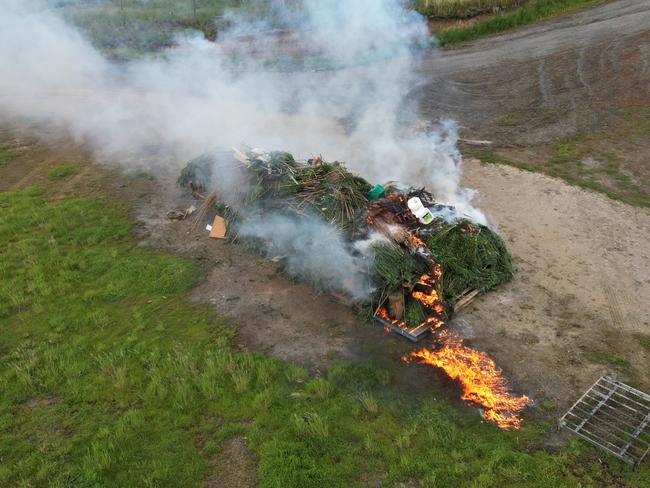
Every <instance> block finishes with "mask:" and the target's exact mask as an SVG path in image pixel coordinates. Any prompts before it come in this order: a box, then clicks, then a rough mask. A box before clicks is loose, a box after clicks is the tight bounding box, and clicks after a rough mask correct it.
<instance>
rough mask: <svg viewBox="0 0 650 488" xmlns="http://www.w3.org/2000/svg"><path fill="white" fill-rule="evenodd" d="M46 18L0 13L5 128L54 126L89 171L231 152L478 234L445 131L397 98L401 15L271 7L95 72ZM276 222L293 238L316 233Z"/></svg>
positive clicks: (387, 10) (91, 54) (154, 168)
mask: <svg viewBox="0 0 650 488" xmlns="http://www.w3.org/2000/svg"><path fill="white" fill-rule="evenodd" d="M266 3H268V2H266ZM53 5H54V4H53V3H52V2H47V1H45V0H2V1H0V20H1V22H0V23H1V25H2V29H1V30H0V73H2V75H0V112H2V113H3V114H4V116H5V117H9V118H11V117H17V118H23V119H28V120H36V121H40V122H46V123H48V124H53V125H57V126H60V127H62V128H64V129H65V130H67V131H68V132H69V133H70V134H72V135H73V136H74V137H75V138H76V139H78V140H79V141H84V142H86V143H88V144H90V145H91V146H92V147H93V148H94V149H95V150H96V152H97V155H98V158H100V159H104V160H109V159H110V160H111V161H119V162H120V164H122V165H125V166H130V167H133V166H139V167H140V168H141V169H142V168H143V167H144V169H148V170H149V171H151V172H152V173H154V174H156V173H158V172H162V171H170V170H173V171H178V169H180V167H181V166H182V165H183V164H184V161H186V160H187V159H188V158H190V157H193V156H196V155H197V154H200V153H202V152H204V151H205V150H206V149H208V148H212V147H218V146H220V147H226V148H229V147H231V146H233V145H238V144H240V143H242V142H247V143H250V144H252V145H255V146H257V147H265V148H268V149H281V150H286V151H289V152H292V153H294V155H296V156H297V157H299V158H307V157H312V156H315V155H317V154H322V156H323V157H324V159H325V160H341V161H346V162H347V164H348V167H350V168H351V169H352V170H353V171H356V172H358V173H360V174H361V175H362V176H364V177H365V178H367V179H368V180H369V181H371V182H373V183H374V182H380V183H381V182H385V181H388V180H397V181H400V182H402V183H404V184H411V185H414V186H425V185H426V186H427V187H428V188H429V189H430V190H432V191H433V192H434V194H435V196H436V197H437V199H438V200H440V201H441V202H442V203H448V204H451V205H454V206H456V207H457V208H458V209H459V211H461V212H463V213H465V214H467V215H469V216H471V217H472V218H473V219H475V220H477V221H479V222H482V223H483V222H485V217H484V215H483V214H482V213H481V212H480V211H479V210H478V209H476V208H475V207H474V206H473V205H472V202H471V200H472V192H471V191H469V190H466V189H463V188H461V186H460V179H461V164H462V160H461V156H460V153H459V152H458V150H457V147H456V143H457V130H456V126H455V125H454V123H453V122H450V121H438V122H436V123H433V124H430V125H429V126H428V127H424V126H423V125H422V124H420V121H419V120H418V115H417V100H411V99H409V97H408V94H409V92H410V91H411V90H412V89H413V87H414V86H416V85H417V84H418V83H419V81H420V80H418V79H417V75H416V73H417V70H416V68H417V63H418V59H419V56H418V51H419V50H421V49H423V46H425V45H427V43H428V42H429V39H428V32H427V29H426V25H425V22H424V20H423V18H421V17H420V16H419V15H418V14H417V13H415V12H414V11H411V10H408V9H406V8H404V6H403V2H402V1H400V0H355V1H340V0H301V1H277V0H276V1H273V2H271V5H272V9H271V12H270V14H269V15H268V16H267V19H272V24H270V21H268V20H266V19H261V18H255V17H251V16H250V15H243V14H240V13H238V12H237V11H233V12H229V13H228V15H227V16H226V18H227V21H228V25H229V27H228V28H227V29H225V30H222V31H220V32H219V37H218V39H217V41H215V42H212V41H208V40H206V39H205V38H204V37H203V35H202V34H201V33H196V32H185V33H182V34H179V35H178V36H177V38H176V40H175V45H174V47H173V48H170V49H167V50H166V51H165V52H163V53H160V54H159V55H157V56H155V57H148V58H146V59H140V60H136V61H131V62H126V63H116V62H111V61H109V60H107V59H106V58H105V57H104V56H103V55H102V54H101V53H100V52H98V51H97V50H96V49H94V48H93V46H92V43H91V42H90V40H89V39H88V38H87V37H86V35H85V34H84V33H82V32H81V31H79V30H78V29H77V28H75V27H74V26H72V25H70V24H69V23H67V22H66V21H65V20H64V19H63V18H62V16H61V15H60V14H59V10H58V9H56V8H54V7H53ZM249 11H250V10H249ZM283 26H285V27H286V26H290V27H291V30H290V31H289V30H287V29H285V30H284V31H282V30H281V29H280V30H279V29H278V27H280V28H282V27H283ZM272 29H275V30H272ZM278 31H280V32H282V34H281V35H277V32H278ZM273 32H275V33H276V34H273ZM286 60H290V61H291V62H288V63H286V62H284V61H286ZM423 127H424V128H423ZM152 151H154V152H155V154H154V155H155V157H152ZM163 155H164V156H165V157H161V156H163ZM217 177H218V178H219V177H221V178H223V179H226V180H227V179H228V175H217ZM276 220H277V219H275V220H273V222H274V224H276V225H278V226H280V227H282V228H285V229H286V230H287V232H293V234H291V235H294V236H297V235H298V234H301V233H306V235H319V232H321V231H322V229H320V228H319V226H318V225H315V224H313V223H310V224H309V225H308V226H309V229H307V230H306V229H305V228H303V226H300V225H292V226H291V225H289V224H288V223H287V222H280V221H276ZM267 224H268V222H267ZM263 230H264V233H265V235H267V236H268V235H274V234H276V233H275V232H274V231H272V230H271V229H269V228H268V225H265V226H264V227H263ZM306 238H307V237H306ZM330 240H331V241H332V242H334V241H336V239H334V237H332V238H331V239H330ZM276 244H277V245H278V247H281V248H283V246H284V244H286V243H284V242H283V241H278V242H277V243H276ZM295 251H296V250H295V249H294V252H295ZM319 252H320V250H319ZM308 254H309V255H310V256H312V257H313V252H312V253H308ZM329 257H330V258H333V256H329ZM339 257H340V256H337V258H336V259H337V260H338V262H339V263H340V262H341V261H340V259H339ZM344 259H352V256H349V257H348V258H344ZM303 265H304V263H303V264H298V263H293V264H291V266H293V267H294V268H296V269H298V268H300V267H301V266H303ZM350 269H352V270H354V269H355V268H354V264H353V263H352V264H351V266H350Z"/></svg>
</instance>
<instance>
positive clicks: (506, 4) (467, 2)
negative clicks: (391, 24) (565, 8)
mask: <svg viewBox="0 0 650 488" xmlns="http://www.w3.org/2000/svg"><path fill="white" fill-rule="evenodd" d="M525 1H526V0H416V2H415V8H416V9H417V10H418V11H419V12H420V13H422V14H423V15H426V16H428V17H434V18H441V19H449V18H453V19H458V18H465V17H474V16H476V15H480V14H485V13H493V12H497V11H499V10H506V9H511V8H513V7H518V6H519V5H521V4H522V3H524V2H525Z"/></svg>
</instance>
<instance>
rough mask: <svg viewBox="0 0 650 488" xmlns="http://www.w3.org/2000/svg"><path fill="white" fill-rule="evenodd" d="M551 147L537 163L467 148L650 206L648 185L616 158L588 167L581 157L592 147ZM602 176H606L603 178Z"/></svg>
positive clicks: (494, 159)
mask: <svg viewBox="0 0 650 488" xmlns="http://www.w3.org/2000/svg"><path fill="white" fill-rule="evenodd" d="M594 137H595V136H594ZM550 150H551V154H550V156H549V158H548V159H547V160H546V161H544V162H536V163H524V162H521V161H514V160H511V159H508V158H504V157H501V156H499V155H497V154H495V153H494V152H490V151H484V152H474V151H471V150H469V151H468V153H471V154H472V156H474V157H476V158H478V159H479V160H481V162H483V163H487V164H503V165H507V166H514V167H515V168H519V169H522V170H524V171H531V172H538V173H545V174H547V175H549V176H553V177H555V178H561V179H563V180H564V181H566V182H567V183H568V184H570V185H573V186H578V187H580V188H584V189H585V190H590V191H595V192H598V193H602V194H604V195H606V196H607V197H609V198H611V199H612V200H617V201H621V202H623V203H627V204H628V205H633V206H636V207H650V197H649V195H648V191H647V188H646V187H644V186H642V185H639V184H636V183H633V182H632V181H631V179H630V177H629V176H628V175H627V174H625V173H624V172H623V171H622V170H621V169H620V168H619V167H618V166H617V164H616V162H615V161H612V162H607V158H606V157H603V158H602V159H603V161H604V163H605V164H604V165H603V167H601V168H597V169H588V168H586V167H585V166H584V164H583V163H582V158H583V157H585V156H586V155H587V154H591V152H592V151H591V148H589V147H582V145H581V144H578V143H574V142H571V143H556V144H553V145H551V147H550ZM597 156H599V154H597ZM603 178H607V179H606V180H603Z"/></svg>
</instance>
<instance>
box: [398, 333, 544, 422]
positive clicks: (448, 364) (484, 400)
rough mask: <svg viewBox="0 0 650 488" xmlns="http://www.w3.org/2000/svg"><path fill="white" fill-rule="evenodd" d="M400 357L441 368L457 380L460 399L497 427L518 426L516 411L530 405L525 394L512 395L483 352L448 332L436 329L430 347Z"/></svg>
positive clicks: (504, 380)
mask: <svg viewBox="0 0 650 488" xmlns="http://www.w3.org/2000/svg"><path fill="white" fill-rule="evenodd" d="M402 359H403V360H404V361H406V362H410V361H412V360H418V361H419V362H420V363H422V364H428V365H431V366H434V367H436V368H440V369H442V370H443V371H444V372H445V374H447V376H449V377H450V378H451V379H453V380H455V381H458V382H459V383H460V385H461V387H462V389H463V395H462V396H461V399H462V400H466V401H469V402H472V403H474V404H476V405H478V406H479V407H480V408H481V410H482V412H481V414H482V415H483V418H485V419H486V420H488V421H490V422H494V423H495V424H497V425H498V426H499V428H501V429H504V430H511V429H519V428H520V427H521V418H520V417H519V413H520V412H521V411H522V410H523V409H524V408H525V407H526V406H528V405H530V404H532V401H531V399H530V398H528V397H527V396H525V395H522V396H517V395H513V394H512V393H510V392H509V391H508V387H507V382H506V379H505V378H504V376H503V373H502V371H501V369H499V367H498V366H497V365H496V364H495V363H494V361H493V360H492V359H491V358H490V357H489V356H488V355H487V354H486V353H484V352H481V351H476V350H474V349H472V348H470V347H468V346H466V345H464V344H463V340H462V339H461V338H460V337H459V336H458V335H456V334H454V333H452V332H449V331H446V330H445V331H441V332H439V333H438V335H437V336H436V339H435V342H434V345H433V347H431V348H424V349H421V350H419V351H414V352H412V353H411V354H409V355H406V356H403V357H402Z"/></svg>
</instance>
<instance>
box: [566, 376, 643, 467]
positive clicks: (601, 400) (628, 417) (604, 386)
mask: <svg viewBox="0 0 650 488" xmlns="http://www.w3.org/2000/svg"><path fill="white" fill-rule="evenodd" d="M560 426H562V427H566V428H567V429H569V430H571V431H572V432H574V433H576V434H578V435H579V436H580V437H582V438H583V439H585V440H587V441H589V442H591V443H592V444H595V445H596V446H598V447H600V448H601V449H604V450H605V451H607V452H609V453H610V454H613V455H614V456H616V457H617V458H619V459H621V460H623V461H625V462H626V463H629V464H638V463H640V462H641V461H643V458H645V457H646V455H647V454H648V451H650V395H647V394H646V393H643V392H642V391H639V390H637V389H635V388H632V387H631V386H628V385H626V384H625V383H621V382H620V381H617V380H614V379H612V378H610V377H609V376H603V377H601V378H600V379H599V380H598V381H596V383H594V384H593V386H592V387H591V388H589V390H587V392H586V393H585V394H584V395H582V397H581V398H580V399H579V400H578V401H577V402H576V403H575V404H574V405H573V406H572V407H571V408H570V409H569V411H568V412H567V413H565V414H564V416H562V418H561V419H560Z"/></svg>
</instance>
